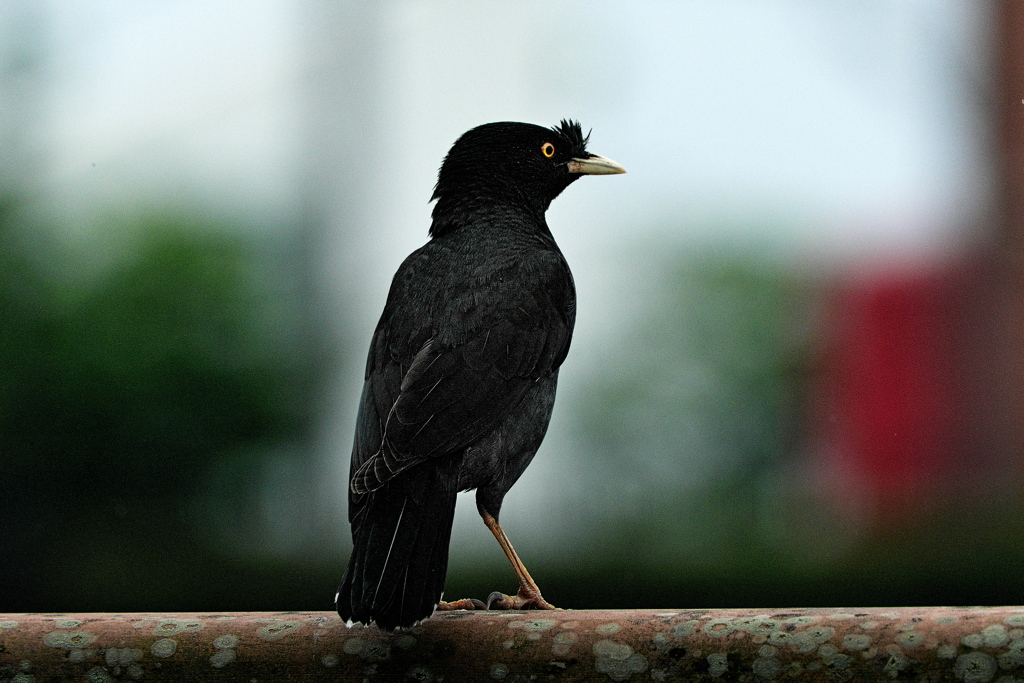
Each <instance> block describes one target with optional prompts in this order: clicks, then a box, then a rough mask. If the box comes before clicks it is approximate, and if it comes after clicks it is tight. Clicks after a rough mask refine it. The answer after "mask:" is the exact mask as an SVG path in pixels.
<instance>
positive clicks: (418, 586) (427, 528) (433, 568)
mask: <svg viewBox="0 0 1024 683" xmlns="http://www.w3.org/2000/svg"><path fill="white" fill-rule="evenodd" d="M439 460H440V461H439V462H438V461H434V462H430V461H428V462H426V463H423V464H422V465H419V466H417V467H414V468H411V469H410V470H407V471H406V472H404V473H402V475H401V476H399V477H396V478H395V479H393V480H392V481H390V482H388V483H387V484H385V485H384V486H382V487H380V488H379V489H377V490H375V491H372V492H370V493H366V494H362V495H364V496H365V499H364V501H363V502H362V504H361V507H360V509H359V511H358V513H357V514H356V516H355V517H353V519H352V544H353V548H352V556H351V558H350V559H349V564H348V570H347V571H346V572H345V577H344V578H343V579H342V581H341V587H340V588H339V589H338V599H337V608H338V615H339V616H340V617H341V618H342V619H343V620H345V621H346V622H348V621H351V622H355V623H361V624H370V623H371V622H376V623H377V625H378V626H379V627H380V628H382V629H386V630H393V629H396V628H403V627H408V626H412V625H414V624H415V623H417V622H419V621H422V620H424V619H426V618H427V617H429V616H430V615H431V614H433V611H434V608H435V607H436V606H437V603H438V601H440V599H441V594H442V592H443V591H444V580H445V575H446V574H447V571H448V543H449V541H450V539H451V530H452V520H453V518H454V515H455V498H456V493H457V491H456V482H457V479H458V475H457V470H456V472H451V471H450V470H451V467H452V463H450V462H445V460H448V459H439ZM453 479H455V480H456V481H453Z"/></svg>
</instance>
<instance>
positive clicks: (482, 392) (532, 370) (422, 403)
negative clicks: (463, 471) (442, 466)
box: [350, 269, 574, 495]
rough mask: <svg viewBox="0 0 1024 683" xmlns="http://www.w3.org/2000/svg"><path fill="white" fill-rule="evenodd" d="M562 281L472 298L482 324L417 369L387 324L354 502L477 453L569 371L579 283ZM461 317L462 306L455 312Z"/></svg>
mask: <svg viewBox="0 0 1024 683" xmlns="http://www.w3.org/2000/svg"><path fill="white" fill-rule="evenodd" d="M558 275H559V276H560V277H559V278H558V279H560V280H562V281H561V282H548V283H546V284H547V285H548V286H545V287H537V288H534V287H527V288H514V287H506V288H503V289H502V291H501V292H499V293H497V294H494V293H493V292H492V296H491V297H488V296H487V295H484V297H483V300H481V294H480V291H479V290H476V291H474V292H472V293H469V294H467V296H472V297H475V299H476V304H477V305H476V306H474V307H472V310H474V311H478V312H479V311H483V313H478V314H475V315H478V316H479V318H478V319H476V320H473V322H472V323H471V324H470V325H469V329H468V330H467V332H466V333H465V334H462V335H457V337H458V338H456V339H454V340H450V341H449V340H446V339H445V337H444V336H443V335H435V336H433V337H431V338H428V339H427V340H426V341H425V342H423V343H422V344H421V345H420V346H419V349H418V351H417V352H416V353H415V355H414V356H413V358H412V361H411V363H405V364H403V363H402V361H401V358H400V357H396V356H395V355H393V354H391V353H389V352H388V350H387V347H388V341H387V338H388V336H389V334H390V333H391V330H390V329H389V327H388V325H387V323H386V321H385V320H384V319H382V320H381V324H380V325H378V328H377V332H376V333H375V339H374V344H373V345H372V347H371V359H370V362H369V363H368V366H367V367H368V376H367V380H366V385H365V386H364V389H363V397H362V405H361V407H360V416H359V425H358V426H357V430H356V444H355V448H354V449H353V457H352V477H351V482H350V483H351V490H352V493H354V494H357V495H358V494H361V493H365V492H368V491H372V490H374V489H376V488H378V487H380V486H381V485H383V484H384V483H385V482H387V481H388V480H389V479H390V478H391V477H392V476H394V475H395V474H396V473H398V472H401V471H402V470H405V469H407V468H409V467H412V466H413V465H415V464H417V463H419V462H423V461H424V460H426V459H428V458H430V457H432V456H436V455H441V454H445V453H451V452H454V451H457V450H459V449H461V448H465V447H466V446H468V445H470V444H472V443H473V442H474V441H476V440H477V439H479V438H480V437H481V436H483V435H485V434H487V433H488V432H489V431H491V430H492V429H494V428H495V427H496V426H497V424H498V423H499V421H500V420H501V419H502V418H503V417H504V416H505V415H506V414H507V412H508V411H509V410H510V409H511V408H513V407H514V406H515V405H516V403H518V401H519V400H520V399H522V397H523V395H524V394H525V393H526V391H527V389H528V388H529V387H530V386H531V385H532V384H533V383H534V382H535V381H537V379H539V378H540V377H543V376H545V375H546V374H548V373H549V372H551V371H552V370H554V369H556V368H557V367H558V366H559V365H560V364H561V362H562V360H564V358H565V355H566V352H567V351H568V347H569V342H570V339H571V335H572V324H573V320H572V310H571V309H572V308H573V307H574V306H573V302H572V301H570V299H571V298H572V293H571V288H572V281H571V275H569V274H568V270H567V269H566V271H565V273H564V276H563V275H562V274H561V273H559V274H558ZM530 292H532V293H530ZM487 299H492V300H490V301H488V300H487ZM460 308H463V310H465V309H464V307H462V306H461V305H460V302H459V301H458V300H456V302H455V303H454V304H453V306H452V307H451V308H450V310H459V309H460ZM473 316H474V314H473V313H471V312H467V313H466V315H465V316H462V319H463V320H465V319H470V320H472V319H473Z"/></svg>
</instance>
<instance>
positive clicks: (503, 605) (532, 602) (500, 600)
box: [487, 588, 561, 610]
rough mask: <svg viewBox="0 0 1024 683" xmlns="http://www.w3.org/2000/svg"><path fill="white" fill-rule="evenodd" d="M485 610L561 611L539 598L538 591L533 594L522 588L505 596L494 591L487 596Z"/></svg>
mask: <svg viewBox="0 0 1024 683" xmlns="http://www.w3.org/2000/svg"><path fill="white" fill-rule="evenodd" d="M487 609H509V610H527V609H561V608H559V607H555V606H554V605H552V604H551V603H550V602H548V601H547V600H545V599H544V598H543V596H541V594H540V591H537V592H533V591H528V590H525V589H523V588H520V589H519V593H517V594H516V595H505V594H504V593H502V592H500V591H494V592H493V593H491V594H490V595H488V596H487Z"/></svg>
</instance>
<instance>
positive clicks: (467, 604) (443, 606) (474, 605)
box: [437, 598, 487, 610]
mask: <svg viewBox="0 0 1024 683" xmlns="http://www.w3.org/2000/svg"><path fill="white" fill-rule="evenodd" d="M437 609H439V610H454V609H487V605H485V604H484V603H483V601H481V600H477V599H476V598H462V599H461V600H454V601H452V602H445V601H444V600H442V601H441V602H439V603H437Z"/></svg>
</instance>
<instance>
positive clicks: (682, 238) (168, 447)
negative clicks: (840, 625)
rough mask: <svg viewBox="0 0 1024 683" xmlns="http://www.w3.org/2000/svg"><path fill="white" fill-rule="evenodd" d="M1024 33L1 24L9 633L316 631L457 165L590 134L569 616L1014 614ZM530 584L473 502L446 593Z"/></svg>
mask: <svg viewBox="0 0 1024 683" xmlns="http://www.w3.org/2000/svg"><path fill="white" fill-rule="evenodd" d="M1022 67H1024V10H1022V9H1021V6H1020V5H1019V4H1015V3H1014V2H1012V0H1004V1H1001V2H974V1H972V0H914V1H908V2H898V3H897V2H886V1H877V2H875V1H872V2H865V1H863V0H857V1H855V2H854V1H849V0H847V1H841V2H831V3H826V4H822V3H815V2H807V1H806V0H772V1H771V2H751V1H748V0H714V1H711V0H707V1H703V0H701V1H698V0H693V1H690V2H679V3H674V2H633V3H628V4H626V3H617V2H600V1H599V2H587V3H583V2H540V1H536V2H521V3H516V4H515V5H514V6H509V5H507V4H506V3H497V2H494V3H471V2H423V1H420V2H417V1H412V0H406V1H399V0H392V1H389V2H379V3H358V2H327V1H326V0H266V1H261V2H249V1H246V2H242V1H241V0H235V1H228V0H224V1H222V2H217V3H207V2H198V1H191V2H176V3H126V2H115V1H106V0H93V1H92V2H68V1H56V0H54V1H43V2H40V1H38V0H7V1H6V2H4V3H2V4H0V159H2V163H0V510H2V512H0V609H3V610H6V611H34V612H48V611H120V610H166V611H172V610H175V611H184V610H279V609H294V610H299V609H303V610H330V609H332V607H333V606H332V600H333V596H334V591H335V588H336V586H337V583H338V581H339V580H340V578H341V575H342V573H343V571H344V566H345V563H346V561H347V557H348V550H349V531H348V524H347V520H346V502H345V492H346V479H347V475H348V456H349V449H350V447H351V439H352V428H353V423H354V417H355V402H356V399H357V397H358V394H359V391H360V388H361V383H362V372H363V364H364V362H365V354H366V350H367V348H368V344H369V339H370V335H371V333H372V330H373V327H374V325H375V323H376V319H377V316H378V315H379V313H380V310H381V308H382V307H383V304H384V299H385V296H386V294H387V289H388V286H389V283H390V279H391V276H392V274H393V273H394V271H395V269H396V268H397V267H398V265H399V263H401V261H402V259H403V258H404V257H405V256H406V255H407V254H408V253H409V252H410V251H411V250H413V249H415V248H416V247H418V246H419V245H421V244H422V243H423V242H424V241H425V239H426V231H427V228H428V226H429V214H430V208H431V207H430V204H429V203H428V201H427V200H428V198H429V197H430V192H431V188H432V187H433V183H434V180H435V174H436V172H437V167H438V166H439V164H440V162H441V159H442V157H443V156H444V153H445V152H446V151H447V149H448V147H449V146H450V145H451V143H452V142H453V141H454V140H455V139H456V138H457V137H458V136H459V135H460V134H461V133H462V132H464V131H465V130H467V129H469V128H471V127H473V126H475V125H478V124H480V123H484V122H487V121H495V120H522V121H530V122H534V123H539V124H543V125H554V124H556V123H557V122H558V120H559V119H561V118H563V117H572V118H578V119H579V120H580V121H581V122H582V123H583V126H584V129H590V128H591V127H592V128H593V134H592V136H591V149H592V150H593V151H595V152H598V153H600V154H603V155H606V156H609V157H611V158H613V159H615V160H616V161H618V162H620V163H622V164H623V165H624V166H625V167H626V168H627V169H628V170H629V173H628V174H627V175H625V176H616V177H608V178H585V179H583V180H582V181H581V182H579V183H577V184H575V185H574V186H573V187H572V188H570V189H569V190H568V191H567V192H566V193H565V194H564V195H563V196H562V197H560V198H559V199H558V200H557V201H556V202H555V203H554V204H553V206H552V208H551V210H550V211H549V213H548V222H549V224H550V225H551V227H552V230H553V232H554V234H555V236H556V238H557V239H558V240H559V244H560V245H561V248H562V250H563V251H564V253H565V254H566V257H567V258H568V260H569V262H570V264H571V265H572V267H573V271H574V274H575V277H576V282H577V288H578V292H579V311H578V323H577V328H576V335H575V339H574V342H573V349H572V352H571V353H570V354H569V358H568V360H567V361H566V363H565V365H564V366H563V370H562V374H561V381H560V392H559V400H558V403H557V405H556V408H555V414H554V418H553V421H552V426H551V430H550V431H549V435H548V438H547V440H546V441H545V443H544V445H543V447H542V448H541V451H540V452H539V454H538V456H537V458H536V459H535V461H534V463H533V465H532V466H531V467H530V469H529V470H528V471H527V472H526V474H525V475H524V476H523V478H522V479H521V480H520V482H519V483H518V484H517V485H516V487H515V488H514V489H513V490H512V492H511V493H510V494H509V496H508V498H507V499H506V503H505V506H504V508H503V515H502V518H503V523H504V526H505V528H506V530H507V531H508V533H509V535H510V537H511V538H512V539H513V542H514V543H515V544H516V547H517V549H518V550H519V551H520V553H521V555H522V556H523V559H524V561H525V562H526V564H527V566H529V567H530V570H531V573H532V574H533V575H534V576H535V577H537V579H538V582H539V584H540V586H541V587H542V589H543V590H544V595H545V597H547V598H548V599H549V600H550V601H551V602H553V603H555V604H557V605H561V606H564V607H573V608H587V607H622V608H624V607H659V608H680V607H689V608H699V607H739V606H745V607H795V606H841V605H847V606H875V605H893V606H895V605H926V604H939V605H945V604H1007V603H1012V604H1021V603H1022V602H1024V590H1022V584H1021V582H1020V571H1019V568H1020V567H1021V566H1024V496H1022V485H1024V423H1022V421H1021V417H1022V415H1024V373H1022V359H1024V355H1022V354H1024V324H1022V323H1024V268H1022V266H1024V260H1022V248H1024V244H1022V242H1024V192H1022V190H1024V164H1022V159H1024V134H1022V133H1024V126H1022V123H1024V122H1022V113H1024V99H1022V98H1024V68H1022ZM514 586H515V582H514V577H513V574H512V572H511V569H510V568H509V567H508V564H507V562H506V560H505V558H504V556H503V555H502V553H501V551H500V549H499V548H498V546H497V544H496V543H495V542H494V540H493V538H492V537H491V536H490V534H489V532H487V530H486V529H485V528H484V526H483V524H482V523H481V522H480V521H479V518H478V517H477V514H476V511H475V507H474V505H473V502H472V497H471V494H470V495H469V496H462V497H460V509H459V513H458V516H457V519H456V528H455V531H454V534H453V542H452V560H451V566H450V573H449V579H448V588H447V592H446V595H448V596H454V597H456V598H458V597H477V598H483V597H484V596H486V595H487V594H488V593H489V592H490V591H492V590H499V589H500V590H504V591H506V592H507V591H511V590H512V589H514Z"/></svg>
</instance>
